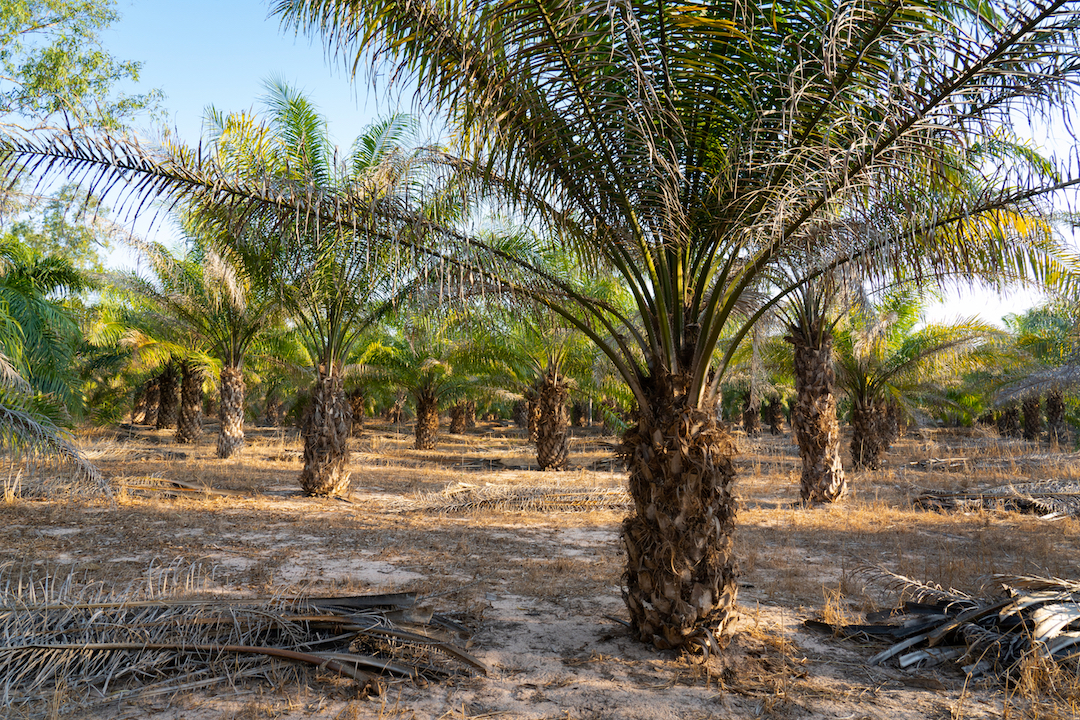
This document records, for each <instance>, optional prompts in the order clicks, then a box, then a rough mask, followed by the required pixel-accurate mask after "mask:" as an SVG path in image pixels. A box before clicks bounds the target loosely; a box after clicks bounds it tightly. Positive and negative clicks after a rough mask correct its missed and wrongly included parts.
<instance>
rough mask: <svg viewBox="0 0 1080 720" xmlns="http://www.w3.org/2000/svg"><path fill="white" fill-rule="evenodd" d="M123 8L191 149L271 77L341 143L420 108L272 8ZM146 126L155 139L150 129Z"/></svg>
mask: <svg viewBox="0 0 1080 720" xmlns="http://www.w3.org/2000/svg"><path fill="white" fill-rule="evenodd" d="M116 7H117V10H118V11H119V12H120V14H121V20H120V21H119V22H118V23H116V24H115V25H113V27H112V28H110V30H109V31H108V32H107V33H105V34H104V36H103V37H102V40H103V41H104V43H105V46H106V48H107V49H108V50H109V52H110V53H112V54H113V56H114V57H116V58H119V59H124V60H138V61H140V62H142V63H143V69H142V77H141V82H140V85H141V87H142V88H143V89H147V88H158V89H160V90H161V91H162V92H164V93H165V96H166V97H165V100H164V102H163V107H164V109H165V114H166V117H167V119H168V124H169V126H170V127H172V128H174V129H175V130H176V131H177V133H178V134H179V137H180V138H181V139H183V140H184V141H185V142H187V143H190V144H194V143H196V142H197V141H198V138H199V134H200V132H201V119H202V116H203V111H204V109H205V108H206V107H207V106H209V105H213V106H215V107H217V108H218V109H219V110H224V111H237V110H247V109H251V108H255V107H257V106H258V105H259V103H258V100H259V98H260V97H261V96H262V95H263V94H264V83H265V81H266V80H267V79H268V78H270V77H279V78H281V79H283V80H285V81H286V82H288V83H289V84H291V85H292V86H293V87H296V88H298V89H301V90H303V91H304V92H305V93H306V94H307V95H308V97H310V98H311V99H312V100H313V101H314V102H315V104H316V105H317V106H318V107H319V109H320V110H321V111H322V113H323V115H324V116H325V117H326V118H327V120H328V121H329V127H330V133H331V135H332V136H333V137H334V138H335V139H336V140H337V142H339V143H341V144H342V145H347V144H349V143H350V142H351V141H352V139H353V138H354V137H356V136H357V135H358V134H360V132H361V131H362V130H363V129H364V127H366V126H367V125H368V124H370V123H371V122H372V121H373V120H374V119H375V118H377V117H379V116H384V115H386V114H388V113H390V112H394V111H397V110H398V109H404V110H412V109H413V108H412V107H410V106H409V101H410V100H411V96H409V95H406V97H405V105H406V107H402V108H399V103H398V101H397V100H396V99H395V98H392V97H390V96H389V94H388V93H387V92H386V90H385V88H383V89H379V90H377V91H376V90H373V89H372V85H371V82H370V80H369V78H368V77H367V76H366V75H363V74H361V75H360V76H358V78H357V81H356V83H355V84H354V83H353V82H352V81H351V79H350V78H349V77H348V74H347V72H346V71H345V70H344V69H342V68H341V67H340V65H337V66H335V63H334V62H333V61H332V60H330V59H328V58H327V57H326V52H325V50H324V47H323V45H322V43H321V41H320V40H318V39H316V40H314V41H311V40H309V39H308V38H306V37H296V36H295V35H294V34H293V33H286V32H284V31H282V29H281V26H280V23H279V22H278V20H277V18H268V17H267V15H268V12H269V3H268V2H265V1H262V0H218V1H217V2H210V1H209V0H186V1H184V2H164V1H163V0H145V1H143V2H139V1H138V0H118V2H117V6H116ZM141 129H143V130H144V131H145V132H146V133H147V134H152V133H153V129H152V128H150V127H149V126H146V127H143V128H141ZM139 225H141V227H140V226H139ZM135 230H136V232H138V233H140V234H143V235H146V234H148V233H149V234H150V235H151V237H152V239H157V240H159V241H163V242H168V241H169V240H170V238H171V237H173V233H172V231H171V230H170V229H169V228H168V226H167V225H164V224H160V223H159V226H158V229H157V230H156V231H154V232H151V231H150V230H149V228H147V227H146V226H145V225H143V224H142V223H141V222H140V223H139V224H138V225H137V226H136V228H135ZM110 260H111V262H112V263H113V264H116V265H119V266H130V265H131V264H132V263H133V262H134V261H133V259H132V256H131V255H130V253H128V252H126V251H123V250H121V251H118V252H115V253H113V255H112V256H111V258H110ZM1033 302H1034V298H1033V297H1032V296H1031V295H1030V294H1029V293H1025V292H1019V293H1014V294H1013V296H1012V297H1006V298H998V297H997V296H996V295H993V294H990V293H986V292H981V291H975V292H961V293H951V294H950V295H949V296H948V297H947V299H946V302H944V303H942V304H941V305H939V306H937V307H935V308H933V309H932V311H931V313H930V314H931V316H932V318H933V319H954V318H956V317H958V316H965V317H968V316H971V315H975V314H978V315H981V316H982V317H983V318H984V319H986V320H990V321H992V322H998V320H999V318H1000V317H1001V316H1002V315H1004V314H1007V313H1010V312H1022V311H1023V310H1024V309H1026V308H1027V307H1029V306H1030V305H1031V304H1032V303H1033Z"/></svg>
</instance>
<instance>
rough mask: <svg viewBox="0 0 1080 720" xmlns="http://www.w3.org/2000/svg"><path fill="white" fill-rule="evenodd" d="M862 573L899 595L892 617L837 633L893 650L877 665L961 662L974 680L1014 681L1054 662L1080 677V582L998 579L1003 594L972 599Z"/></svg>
mask: <svg viewBox="0 0 1080 720" xmlns="http://www.w3.org/2000/svg"><path fill="white" fill-rule="evenodd" d="M859 574H860V575H862V576H865V577H867V578H870V579H877V580H880V581H883V582H884V583H885V584H886V585H888V586H890V587H891V588H893V589H894V590H895V591H897V592H898V593H899V594H900V596H901V602H900V605H899V606H898V607H897V608H895V609H893V610H890V611H885V612H880V613H871V614H870V615H869V616H868V617H867V621H868V622H867V624H860V625H841V626H838V627H836V628H834V629H835V630H836V631H838V632H840V633H842V634H844V635H847V636H856V637H866V636H869V637H873V638H877V639H881V640H886V641H888V642H890V643H891V644H890V646H889V647H888V648H887V649H885V650H883V651H881V652H879V653H877V654H876V655H874V656H873V657H872V658H870V660H869V663H870V664H871V665H877V664H880V663H884V662H896V663H897V664H898V665H899V666H900V667H901V668H916V667H928V666H933V665H937V664H939V663H942V662H945V661H955V662H956V664H957V665H959V666H960V668H961V669H962V670H963V671H964V672H965V673H967V674H968V675H970V676H975V677H977V676H981V675H989V676H991V677H996V678H1000V679H1003V680H1016V679H1017V677H1018V675H1019V673H1020V672H1021V670H1022V668H1023V666H1024V664H1025V663H1026V662H1030V661H1032V660H1043V661H1050V662H1053V663H1057V664H1059V665H1061V666H1062V667H1063V668H1064V669H1065V670H1066V671H1067V672H1070V673H1073V674H1076V673H1077V672H1078V671H1080V583H1077V582H1076V581H1069V580H1062V579H1059V578H1044V577H1031V576H1005V575H995V576H994V577H993V580H994V584H995V585H997V586H998V587H1000V589H1001V590H1002V591H1003V592H1002V593H1001V594H1000V595H997V596H992V597H973V596H971V595H967V594H964V593H959V592H957V591H946V590H943V589H941V588H938V587H936V586H931V585H927V584H925V583H921V582H918V581H914V580H912V579H910V578H907V577H904V576H902V575H898V574H896V573H892V572H889V571H887V570H883V569H882V568H877V567H867V568H863V569H861V570H860V571H859Z"/></svg>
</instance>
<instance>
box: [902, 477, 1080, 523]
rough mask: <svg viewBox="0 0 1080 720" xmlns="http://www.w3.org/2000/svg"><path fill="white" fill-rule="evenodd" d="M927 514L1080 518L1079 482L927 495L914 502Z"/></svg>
mask: <svg viewBox="0 0 1080 720" xmlns="http://www.w3.org/2000/svg"><path fill="white" fill-rule="evenodd" d="M913 502H914V504H915V506H916V507H920V508H923V509H926V510H942V511H961V512H965V511H966V512H972V511H976V510H982V509H986V510H1008V511H1012V512H1021V513H1029V514H1033V515H1038V516H1039V517H1040V518H1042V519H1044V520H1057V519H1059V518H1063V517H1070V516H1072V517H1080V482H1078V481H1075V480H1044V481H1037V482H1024V483H1009V484H1008V485H999V486H996V487H989V488H983V489H981V490H973V491H964V492H938V491H929V492H924V493H922V494H921V495H919V496H918V497H916V498H915V499H914V501H913Z"/></svg>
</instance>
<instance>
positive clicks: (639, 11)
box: [278, 0, 1076, 647]
mask: <svg viewBox="0 0 1080 720" xmlns="http://www.w3.org/2000/svg"><path fill="white" fill-rule="evenodd" d="M278 12H280V13H281V14H282V15H283V16H284V18H285V19H286V22H288V23H290V24H291V25H293V26H295V27H298V28H301V29H306V30H310V31H314V32H321V33H322V34H323V36H324V37H325V38H326V39H327V41H328V42H329V43H332V44H336V45H337V49H338V50H340V51H342V52H343V53H345V54H346V55H347V57H348V58H349V59H350V61H355V62H356V63H360V62H361V61H362V60H365V59H367V58H368V57H374V58H376V59H377V60H381V61H383V62H384V63H386V64H388V65H390V66H392V67H394V68H395V69H398V70H400V71H401V72H403V73H407V74H409V75H410V76H411V77H412V78H413V79H414V80H415V81H416V83H417V86H418V87H419V89H420V92H421V93H426V95H427V97H428V98H429V99H430V100H431V101H432V102H433V103H434V104H435V105H437V106H438V107H439V108H441V109H442V110H444V111H445V112H447V113H448V115H449V116H450V118H451V125H452V126H453V127H455V128H456V129H457V131H458V133H459V136H460V139H461V142H460V145H459V147H460V148H461V151H462V152H461V154H460V155H461V156H460V157H459V158H456V159H455V161H454V162H456V163H457V164H458V167H459V169H461V170H462V171H463V172H467V173H468V172H471V173H473V175H474V176H475V177H476V178H477V181H478V184H479V187H481V188H482V189H485V190H488V191H491V192H500V191H501V196H502V197H504V198H506V199H508V200H509V201H511V202H516V203H517V207H520V208H523V209H525V210H527V211H529V212H532V213H534V214H535V215H537V216H539V217H540V218H542V219H548V220H550V221H551V222H552V225H553V226H555V227H557V228H558V230H559V231H560V232H561V234H562V236H563V237H567V238H569V239H571V240H576V241H578V242H579V243H580V244H581V245H582V246H585V247H586V248H588V250H589V251H590V252H591V253H593V254H594V255H595V256H597V257H599V258H602V262H603V264H605V265H608V266H610V267H613V268H614V269H615V270H616V272H618V273H619V274H620V275H621V276H622V277H623V279H624V280H625V282H626V283H627V285H628V286H629V287H630V289H631V291H632V293H633V294H634V297H635V301H636V314H635V315H636V316H634V317H627V316H625V315H620V314H618V313H616V312H612V311H611V309H610V308H609V307H606V306H604V305H603V304H601V303H598V302H596V301H595V300H594V299H593V298H590V297H588V296H587V295H585V294H583V293H580V292H578V291H577V289H576V288H574V287H572V286H570V285H569V284H568V283H560V282H559V280H558V278H552V277H548V278H547V280H548V281H549V282H551V283H554V284H556V285H557V286H558V291H557V292H556V293H550V294H547V293H543V292H540V293H538V294H542V295H543V296H544V297H545V298H547V299H548V301H549V303H550V304H551V306H552V307H558V308H560V309H562V312H564V314H565V316H566V317H567V318H568V319H569V318H571V317H575V318H576V317H579V316H580V308H584V309H585V310H586V311H587V312H588V313H589V314H591V315H592V316H593V317H594V318H596V319H597V324H596V326H595V327H589V324H588V323H585V322H583V321H580V320H578V321H577V322H578V324H579V326H581V328H582V330H584V331H585V332H587V333H589V334H590V335H591V337H592V338H593V339H594V341H596V342H598V343H600V344H601V346H602V347H604V348H605V351H606V352H607V354H608V356H609V357H610V358H611V360H612V362H613V363H615V365H616V366H617V367H618V368H619V370H620V373H621V374H622V376H623V378H624V379H625V381H626V382H627V383H628V384H629V386H630V387H631V389H632V390H633V392H634V395H635V397H636V399H637V404H638V408H639V413H638V418H637V424H636V425H635V426H634V427H633V428H631V429H630V431H629V432H628V433H627V434H626V436H625V437H624V445H623V452H624V454H625V455H626V457H627V459H628V464H629V470H630V489H631V493H632V495H633V497H634V502H635V508H636V511H635V512H634V514H633V515H631V517H630V518H628V519H627V521H626V523H625V525H624V528H623V538H624V543H625V546H626V550H627V555H628V567H627V571H626V575H625V580H626V590H627V591H626V598H627V604H628V607H629V609H630V615H631V622H632V625H633V628H634V632H635V634H636V635H638V636H639V637H640V638H641V639H642V640H645V641H648V642H652V643H654V644H655V645H657V646H658V647H685V646H688V645H698V646H702V647H713V646H714V642H713V640H714V639H715V636H716V634H717V632H722V631H723V630H724V629H725V628H727V627H728V625H729V623H730V620H731V619H732V618H733V617H734V601H735V593H736V590H735V587H736V586H735V559H734V557H733V554H732V551H731V533H732V530H733V527H734V516H735V502H734V498H733V495H732V492H731V485H732V480H733V478H734V469H733V466H732V465H731V462H730V457H731V453H732V449H731V444H730V441H729V440H728V438H727V437H726V436H725V434H724V433H723V432H722V431H721V430H720V429H719V428H717V426H716V424H715V420H714V418H713V416H712V413H711V412H710V410H711V408H712V407H713V406H714V405H715V394H716V388H717V386H718V385H719V383H720V382H721V381H722V379H723V376H724V373H725V368H726V365H727V360H726V358H724V359H721V360H720V362H719V363H717V364H714V363H713V362H712V358H713V350H714V348H715V347H716V345H717V342H718V339H719V338H720V336H721V334H722V333H723V332H724V331H725V329H726V328H727V326H728V325H729V323H736V324H737V326H738V330H737V332H735V333H734V334H735V335H736V338H735V339H736V342H735V345H737V344H738V342H737V341H738V340H739V339H741V336H742V335H745V334H746V333H747V332H748V331H749V329H750V328H751V327H752V326H753V323H754V322H755V321H756V319H757V316H758V313H765V312H767V311H768V310H769V309H770V308H771V306H772V305H774V304H775V303H777V302H780V301H781V300H782V299H783V298H784V297H786V296H787V295H788V294H790V293H791V292H792V291H793V289H794V288H796V287H798V286H799V285H801V284H802V283H803V282H805V281H806V280H807V279H808V278H810V277H814V276H816V275H819V274H822V273H824V272H827V271H828V270H829V269H830V268H833V267H836V266H839V265H843V264H845V263H849V262H854V261H863V260H865V261H882V262H883V263H884V262H891V263H898V264H903V263H904V262H905V258H906V257H907V255H908V254H909V253H911V254H918V255H924V254H926V253H930V254H933V255H934V256H935V257H937V258H939V263H940V265H939V266H938V267H939V268H940V267H943V266H947V265H949V264H955V265H959V264H963V263H965V262H966V261H968V260H970V259H972V258H973V257H974V256H976V255H978V254H980V253H983V252H987V251H989V252H991V253H997V254H1004V252H1005V250H1006V248H1005V247H1003V245H1000V244H999V245H995V246H994V247H993V249H991V248H990V247H988V246H987V245H986V244H985V243H982V242H981V241H978V242H976V241H974V239H973V238H968V237H965V236H963V234H962V233H951V234H943V233H938V232H935V229H937V228H945V227H952V226H955V225H957V224H960V223H962V222H963V221H964V219H966V218H969V217H971V216H972V215H973V214H978V213H980V212H983V211H989V210H992V209H994V208H997V207H1002V206H1009V205H1011V204H1015V203H1018V202H1024V201H1027V200H1028V199H1030V198H1031V197H1032V195H1033V194H1038V193H1039V192H1042V191H1045V190H1048V189H1050V188H1051V187H1056V186H1058V185H1060V184H1061V180H1060V179H1059V178H1057V177H1027V178H1006V177H994V178H987V180H988V182H987V184H986V185H985V186H984V187H988V188H992V189H993V191H992V192H990V193H982V194H971V193H967V192H964V193H959V192H958V193H957V196H956V197H954V198H953V202H952V203H951V204H950V205H948V206H945V207H940V208H938V211H939V212H938V214H937V215H934V216H932V217H931V216H930V215H929V214H928V213H924V212H921V203H922V202H923V201H924V200H925V197H924V196H921V193H922V192H924V189H927V188H934V187H940V186H941V185H942V184H948V183H951V182H953V181H954V175H953V173H954V172H955V170H956V168H955V167H948V166H943V165H938V164H937V161H938V160H941V159H943V158H946V157H951V155H950V154H945V153H941V152H940V150H941V149H942V148H943V147H945V146H947V145H948V144H949V143H950V140H948V139H947V134H948V133H951V132H956V133H958V134H959V135H961V136H962V135H969V136H971V137H979V136H980V135H981V134H982V133H984V132H989V131H992V128H993V126H994V125H995V122H996V121H1007V120H1008V113H1009V112H1011V110H1012V108H1013V107H1018V106H1019V107H1026V108H1039V107H1042V108H1045V107H1046V104H1045V103H1044V102H1043V101H1044V100H1047V99H1049V98H1050V97H1051V96H1053V97H1059V95H1058V94H1057V93H1059V92H1063V91H1065V87H1066V84H1067V83H1068V82H1071V80H1070V79H1069V77H1070V76H1071V74H1072V73H1074V72H1076V66H1075V64H1074V58H1075V56H1076V53H1073V52H1071V51H1068V52H1066V56H1067V57H1066V56H1060V55H1057V54H1056V53H1057V48H1058V47H1059V45H1058V44H1057V43H1058V41H1059V40H1060V41H1061V42H1066V43H1071V42H1072V41H1073V40H1074V31H1073V26H1072V22H1073V19H1074V16H1073V10H1072V6H1070V5H1069V4H1068V3H1066V2H1060V3H1053V4H1050V5H1042V4H1036V3H1031V2H1027V1H1026V0H1025V1H1023V2H1009V3H1006V2H1002V3H998V4H995V5H993V6H992V7H989V8H987V7H985V6H980V8H979V9H978V10H977V11H976V10H974V9H973V8H971V7H969V6H967V5H963V4H960V3H940V4H936V5H932V6H920V9H919V11H918V12H915V11H913V10H910V9H907V8H902V7H901V6H899V5H866V4H863V3H857V2H838V3H834V4H827V5H821V4H812V3H806V2H792V3H789V4H786V5H781V6H775V5H768V6H764V5H753V4H750V5H745V4H738V3H736V4H732V5H729V6H723V7H718V6H716V5H714V4H707V3H693V2H692V3H689V4H686V3H683V4H680V5H678V6H672V5H670V4H667V3H658V2H653V1H651V0H644V1H642V2H630V3H624V4H622V5H619V6H618V7H616V6H614V5H611V4H608V3H593V4H591V5H590V4H588V3H584V4H582V3H571V4H565V3H562V4H558V3H547V2H540V3H524V2H489V1H488V0H473V1H472V2H465V3H438V2H421V3H401V2H399V1H398V0H381V1H378V0H377V1H374V2H364V3H359V2H349V1H348V0H282V1H281V2H280V3H279V5H278ZM1051 38H1053V39H1054V40H1053V41H1051ZM1045 43H1050V44H1045ZM1033 47H1034V48H1051V47H1052V50H1047V51H1046V52H1038V51H1037V52H1036V55H1038V58H1039V60H1038V61H1037V63H1036V64H1035V65H1033V64H1031V59H1032V57H1033V56H1032V55H1031V51H1032V50H1033ZM943 48H947V49H948V51H947V52H942V49H943ZM354 67H355V65H354ZM1021 67H1022V68H1023V71H1020V68H1021ZM1063 81H1064V83H1063ZM991 86H992V87H993V88H994V89H993V90H992V89H991ZM911 88H920V89H919V90H918V91H915V92H913V91H912V90H911ZM973 116H974V117H973ZM976 118H977V119H976ZM977 170H978V169H977ZM986 172H987V171H986V170H982V176H983V177H985V173H986ZM1072 181H1073V179H1072V178H1069V179H1068V182H1072ZM877 198H882V199H884V201H885V203H884V204H881V205H879V204H878V203H877V202H876V200H877ZM912 208H919V211H918V212H915V213H913V212H911V209H912ZM824 224H828V225H829V226H830V227H832V228H843V231H842V232H833V233H830V236H829V237H828V238H827V239H826V238H823V237H822V236H821V234H820V230H821V228H822V226H823V225H824ZM912 238H918V241H919V242H918V243H917V247H914V246H915V245H916V243H912V242H910V240H911V239H912ZM968 239H971V240H973V241H972V242H971V243H970V247H969V248H968V249H965V250H964V251H963V252H960V253H959V254H957V255H953V254H950V253H946V252H945V251H944V247H943V245H945V244H950V245H953V249H956V244H957V243H960V244H965V242H964V241H965V240H968ZM991 245H993V243H991ZM953 258H955V259H953ZM780 263H787V264H788V265H789V266H790V267H798V268H800V272H799V274H798V275H797V276H796V277H795V278H793V279H792V280H791V281H788V282H785V281H784V280H783V279H782V276H780V275H779V274H778V273H775V272H773V270H774V268H776V266H777V265H778V264H780ZM762 288H767V290H766V291H765V292H766V294H767V297H768V298H769V301H768V302H766V303H763V304H762V306H761V308H760V310H759V311H758V313H754V314H751V315H750V316H749V317H747V318H745V319H743V318H739V317H738V316H737V314H736V313H735V308H736V306H737V305H738V304H739V303H740V302H741V301H742V300H744V293H746V292H747V291H748V290H750V289H757V290H761V289H762ZM567 305H573V306H575V307H574V309H573V310H570V309H568V308H567ZM601 327H604V328H607V329H609V332H607V333H602V332H601V331H600V330H599V328H601ZM616 328H618V329H617V330H616ZM661 558H662V560H661Z"/></svg>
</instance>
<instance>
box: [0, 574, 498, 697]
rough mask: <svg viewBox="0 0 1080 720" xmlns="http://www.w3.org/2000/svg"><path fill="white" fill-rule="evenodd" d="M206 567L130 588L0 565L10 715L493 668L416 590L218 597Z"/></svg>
mask: <svg viewBox="0 0 1080 720" xmlns="http://www.w3.org/2000/svg"><path fill="white" fill-rule="evenodd" d="M208 586H209V575H208V574H207V573H206V572H204V571H203V570H202V569H201V568H199V567H198V566H190V565H180V564H177V565H174V566H173V567H171V568H166V569H164V570H157V571H151V572H150V573H149V574H148V576H147V578H145V579H143V580H141V581H140V582H138V583H136V584H133V585H131V586H129V587H127V588H125V589H123V590H122V591H112V590H109V589H107V588H106V587H105V585H104V584H103V583H101V582H91V581H87V580H85V579H82V580H80V579H79V578H76V577H75V576H74V575H71V574H68V575H65V576H53V575H50V574H48V573H44V574H40V575H36V576H28V575H27V574H25V573H24V572H19V571H16V570H14V569H13V568H12V567H11V566H8V567H5V568H2V569H0V714H2V715H4V716H8V713H9V712H12V711H17V712H19V713H21V714H24V715H27V716H31V717H33V716H38V715H43V714H44V709H46V708H53V712H55V711H56V710H60V711H61V712H66V711H67V710H70V709H74V708H76V707H87V706H88V705H104V704H109V703H115V702H119V701H123V700H132V699H144V698H147V697H151V696H155V695H163V694H173V693H176V692H179V691H182V690H191V689H195V688H202V687H208V686H212V685H218V684H224V683H232V684H235V683H237V682H240V681H241V680H243V679H245V678H263V679H267V680H270V681H271V682H273V683H274V684H275V685H280V684H281V683H283V682H288V681H290V680H294V679H297V676H298V674H299V672H300V671H301V670H302V668H303V667H305V666H306V667H308V668H319V669H322V670H326V671H329V672H332V673H337V674H339V675H342V676H346V677H350V678H353V679H355V680H356V681H357V682H358V683H360V684H361V685H362V686H363V687H364V688H365V689H366V690H367V691H368V692H372V693H379V692H381V687H380V684H379V682H378V679H377V676H378V675H392V676H399V677H411V678H418V677H420V676H424V677H428V678H439V677H446V676H448V675H451V674H454V673H457V672H459V671H461V670H462V669H464V668H468V669H471V670H478V671H481V672H485V673H486V672H487V671H486V668H485V667H484V666H483V664H482V663H480V662H479V661H478V660H476V659H475V658H473V657H472V656H471V655H469V654H468V653H467V652H465V651H464V650H463V649H462V648H461V647H459V646H458V645H457V644H455V643H456V642H457V641H459V640H461V639H462V637H463V636H464V635H465V634H466V632H467V631H466V629H465V628H464V627H462V626H461V625H459V624H458V623H455V622H453V621H452V620H450V619H449V618H446V617H443V616H440V615H436V614H434V613H432V612H430V611H427V610H425V609H423V608H420V607H418V606H417V605H416V596H415V595H413V594H408V593H398V594H387V595H361V596H352V597H279V598H271V599H254V600H247V599H235V598H233V599H227V598H221V597H207V594H206V589H207V588H208Z"/></svg>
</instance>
